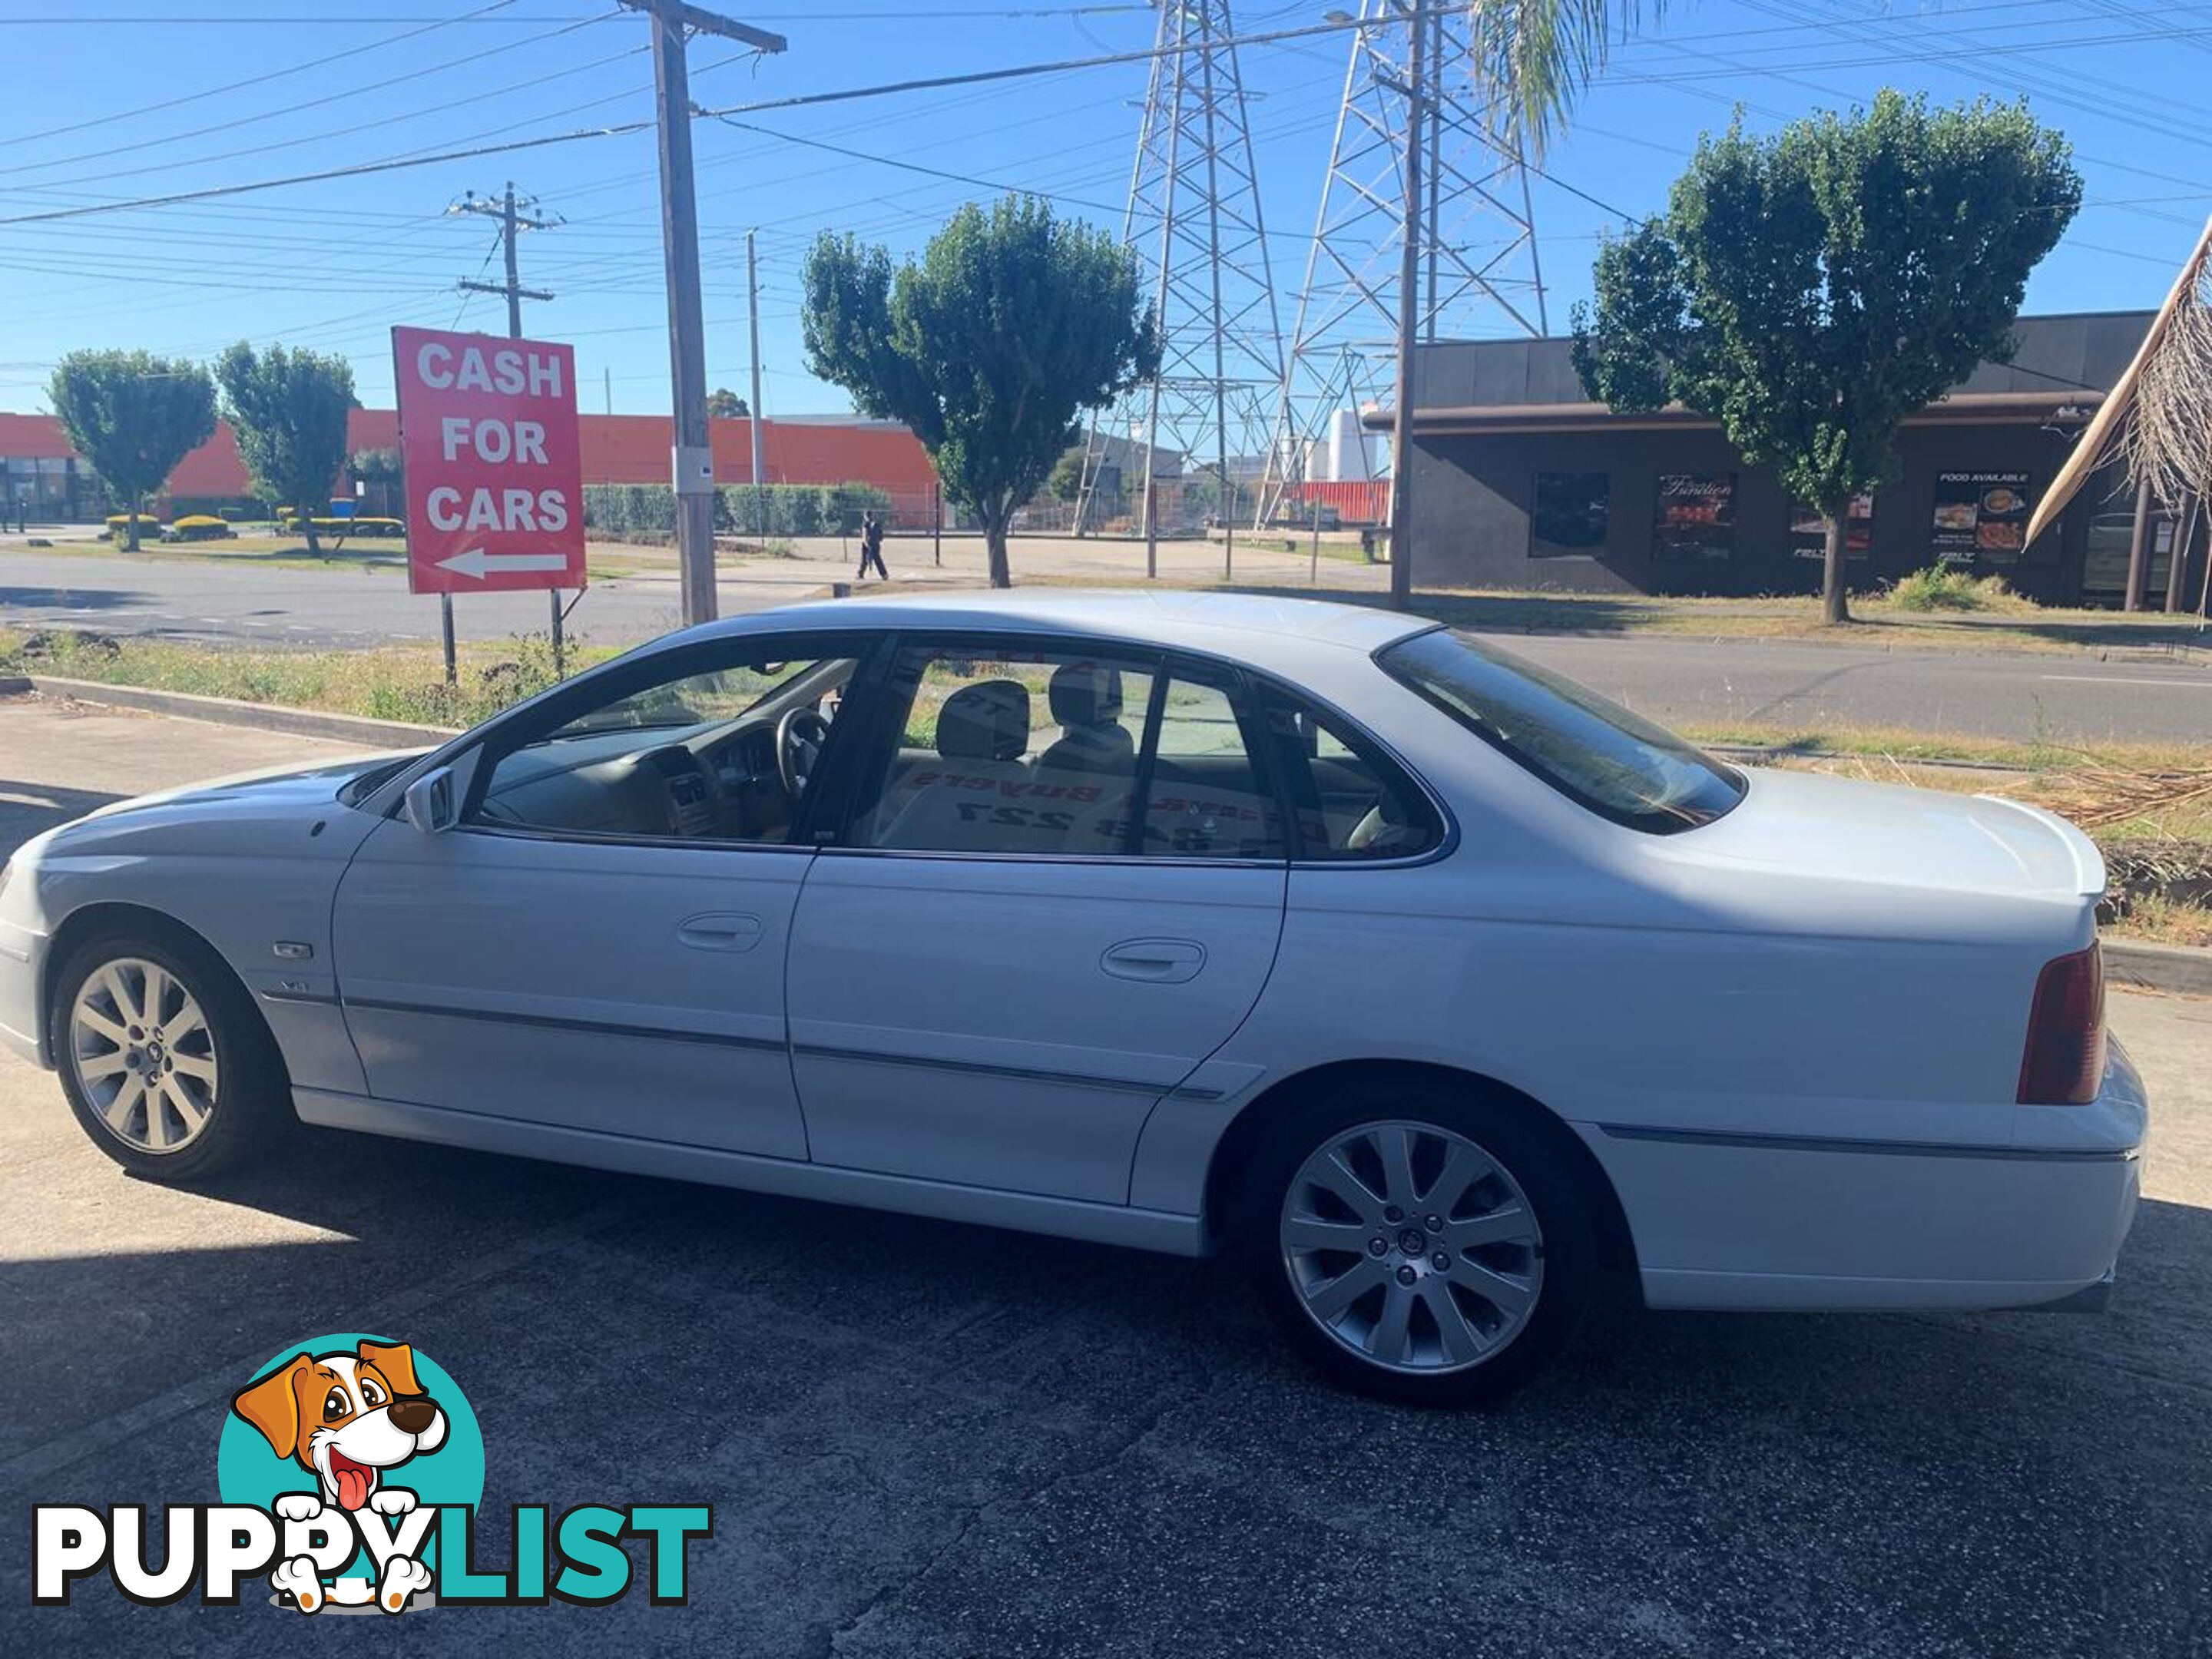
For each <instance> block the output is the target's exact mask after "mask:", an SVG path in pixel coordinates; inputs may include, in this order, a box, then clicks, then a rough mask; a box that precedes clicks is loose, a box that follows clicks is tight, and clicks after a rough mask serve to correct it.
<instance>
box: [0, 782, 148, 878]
mask: <svg viewBox="0 0 2212 1659" xmlns="http://www.w3.org/2000/svg"><path fill="white" fill-rule="evenodd" d="M121 799H123V797H122V796H121V795H117V794H103V793H100V792H99V791H98V790H94V789H57V788H56V787H54V786H53V785H52V784H50V783H20V782H17V781H15V780H13V779H10V778H7V777H0V858H4V857H5V856H6V855H7V854H9V853H12V852H14V851H15V849H16V848H18V847H21V845H22V844H23V843H24V842H27V841H28V840H30V838H31V837H32V836H35V835H39V834H40V833H41V832H43V831H45V830H48V829H52V828H53V827H54V826H55V825H56V824H58V823H68V822H69V821H70V819H71V818H81V817H83V816H84V815H85V814H86V813H87V812H89V811H94V809H95V808H97V807H101V806H106V805H108V804H109V803H111V802H113V801H118V800H121Z"/></svg>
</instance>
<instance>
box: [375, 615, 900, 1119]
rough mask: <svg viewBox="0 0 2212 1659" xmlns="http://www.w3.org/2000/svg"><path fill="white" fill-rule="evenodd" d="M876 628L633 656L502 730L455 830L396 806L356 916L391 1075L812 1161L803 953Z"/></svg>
mask: <svg viewBox="0 0 2212 1659" xmlns="http://www.w3.org/2000/svg"><path fill="white" fill-rule="evenodd" d="M859 649H860V647H858V646H857V645H856V644H855V643H854V642H853V641H839V640H829V639H825V638H823V636H820V635H787V636H783V637H781V638H780V639H779V638H775V637H769V638H766V639H748V638H739V639H734V640H723V641H708V642H707V643H705V644H703V645H699V646H693V647H683V648H682V649H680V650H678V651H675V652H667V653H656V654H653V655H649V656H647V657H644V658H641V659H637V660H636V661H635V662H625V663H623V664H617V665H614V666H613V667H611V668H610V669H609V670H607V671H603V672H602V673H601V674H599V675H597V676H593V677H592V678H588V679H586V680H585V681H583V682H581V683H580V684H578V685H577V686H576V687H574V688H573V689H572V690H570V691H568V692H567V693H564V694H562V696H559V697H557V698H556V699H552V700H549V701H548V702H546V703H544V704H542V705H539V706H538V707H537V708H532V709H529V710H525V711H522V713H521V714H519V715H518V716H517V717H515V719H514V720H512V721H510V722H509V723H508V725H507V726H504V727H499V728H495V729H494V731H493V732H492V733H491V734H490V736H489V738H488V740H487V743H486V746H485V750H484V752H483V755H482V757H480V758H479V759H478V760H477V762H476V763H474V765H473V767H472V769H471V781H470V782H469V784H468V786H467V789H466V795H467V799H466V801H465V805H464V808H463V811H462V813H461V819H460V822H459V823H458V824H457V825H456V826H455V827H454V828H453V829H448V830H446V831H445V832H443V833H440V834H426V833H424V832H422V830H419V829H416V828H415V827H414V826H413V825H412V824H410V823H408V822H407V820H406V819H405V818H404V817H395V818H393V819H392V820H390V821H389V822H387V823H384V824H383V825H381V826H380V828H379V829H377V830H376V832H375V833H374V835H372V836H370V837H369V838H368V842H366V843H365V844H364V845H363V846H362V849H361V852H360V854H358V855H357V856H356V858H355V860H354V861H353V864H352V866H351V867H350V868H349V870H348V871H347V872H346V876H345V879H344V881H343V884H341V885H340V887H339V890H338V894H337V914H336V918H335V928H334V937H335V950H336V956H337V975H338V984H339V994H340V997H341V1000H343V1005H344V1009H345V1016H346V1020H347V1024H348V1026H349V1029H350V1030H351V1031H352V1033H353V1037H354V1042H355V1046H356V1048H357V1049H358V1050H359V1052H360V1054H361V1058H362V1066H363V1067H364V1069H365V1071H366V1073H367V1075H368V1086H369V1090H370V1092H371V1093H372V1094H373V1095H374V1096H375V1097H378V1098H380V1099H385V1100H392V1101H401V1102H406V1103H412V1104H415V1105H419V1106H428V1107H435V1108H438V1109H443V1110H447V1111H454V1112H469V1113H479V1114H489V1115H494V1116H499V1117H512V1118H520V1119H524V1120H526V1121H530V1122H532V1123H538V1124H545V1125H552V1126H556V1127H563V1128H568V1129H576V1130H585V1131H591V1132H594V1133H608V1134H620V1135H628V1136H636V1137H641V1138H644V1139H651V1140H657V1141H668V1142H676V1143H680V1144H684V1145H690V1146H712V1147H717V1148H721V1149H725V1150H730V1151H737V1152H754V1153H762V1154H767V1155H769V1156H774V1157H778V1158H805V1156H806V1135H805V1125H804V1122H803V1121H802V1119H801V1117H800V1115H799V1104H798V1101H797V1099H796V1097H795V1095H794V1093H793V1087H792V1079H791V1066H790V1060H789V1057H788V1054H787V1048H786V1042H787V1037H786V1030H785V1024H784V1000H783V964H784V954H785V947H786V945H787V941H788V938H789V933H790V925H791V919H792V915H793V909H794V907H795V905H796V903H797V901H798V896H799V888H800V885H801V884H802V883H803V882H804V880H805V875H806V868H807V865H808V863H809V862H810V860H811V856H812V854H811V851H810V850H809V848H808V846H807V845H806V842H805V827H804V826H805V821H806V808H807V784H808V782H809V781H810V775H811V771H812V770H813V766H814V763H815V762H816V761H817V758H818V757H819V755H820V753H821V751H822V750H823V747H824V746H825V744H829V743H830V742H834V738H835V733H836V724H835V722H836V710H837V708H838V705H839V702H840V700H841V698H842V694H843V690H844V687H845V685H846V684H847V682H848V679H849V678H851V676H852V674H853V671H854V664H855V661H856V659H857V654H858V652H859Z"/></svg>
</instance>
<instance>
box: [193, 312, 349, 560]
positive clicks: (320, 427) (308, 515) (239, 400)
mask: <svg viewBox="0 0 2212 1659" xmlns="http://www.w3.org/2000/svg"><path fill="white" fill-rule="evenodd" d="M215 372H216V379H217V380H221V381H222V400H223V404H224V408H225V410H226V412H227V413H228V415H229V416H230V424H231V429H232V431H233V432H234V433H235V434H236V435H237V438H238V449H239V453H240V454H241V455H243V456H244V457H245V458H246V471H249V472H251V473H252V475H253V485H254V488H255V489H258V490H259V491H260V492H261V493H262V494H263V495H266V496H267V497H268V498H269V499H270V501H272V502H276V501H290V502H292V503H293V510H294V511H295V512H296V513H298V514H299V515H300V524H301V528H303V529H304V530H305V531H306V532H307V551H309V552H310V553H316V554H319V553H320V552H321V551H322V549H321V547H320V546H319V544H317V542H316V540H315V514H316V512H317V510H318V507H319V504H320V503H321V502H323V501H327V500H328V499H329V496H330V490H331V484H332V483H336V482H337V476H338V470H339V468H341V467H342V466H343V465H345V459H346V416H347V414H348V412H349V410H352V409H353V408H354V407H355V402H354V395H353V369H352V368H351V366H350V365H349V364H348V363H347V362H346V360H345V359H344V358H343V357H325V356H320V355H319V354H318V353H315V352H313V351H306V350H297V351H287V350H286V349H284V348H283V346H271V347H270V348H269V349H268V350H266V351H259V352H258V351H256V350H254V349H253V348H252V346H250V345H248V344H247V343H246V342H245V341H243V340H240V342H239V343H237V344H236V345H234V346H233V347H231V348H230V349H229V350H228V351H226V352H224V353H223V354H222V356H221V357H219V358H217V359H216V366H215Z"/></svg>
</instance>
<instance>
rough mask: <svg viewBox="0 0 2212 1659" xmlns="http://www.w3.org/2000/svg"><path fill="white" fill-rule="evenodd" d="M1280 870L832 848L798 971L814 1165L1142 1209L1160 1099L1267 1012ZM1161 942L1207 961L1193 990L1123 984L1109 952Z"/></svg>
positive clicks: (796, 995)
mask: <svg viewBox="0 0 2212 1659" xmlns="http://www.w3.org/2000/svg"><path fill="white" fill-rule="evenodd" d="M1285 875H1286V871H1285V866H1282V865H1261V866H1230V865H1204V866H1201V865H1196V864H1192V863H1189V862H1186V861H1182V860H1170V859H1151V860H1145V859H1131V860H1121V861H1110V860H1099V861H1083V860H1070V861H1060V860H1047V859H1039V860H1020V859H1004V860H1001V859H984V858H933V857H928V856H903V855H900V856H876V855H872V854H856V853H848V852H830V853H824V854H821V855H820V856H819V857H818V858H817V860H816V862H815V866H814V868H813V870H812V872H811V873H810V875H809V876H808V878H807V883H806V890H805V896H803V897H802V899H801V900H800V902H799V920H798V922H797V924H796V926H795V927H794V929H793V942H792V952H791V966H790V987H791V1028H792V1029H791V1035H792V1045H793V1069H794V1070H795V1072H796V1073H797V1075H798V1078H799V1090H800V1093H801V1095H802V1096H803V1097H804V1098H805V1102H806V1120H807V1125H808V1129H809V1132H810V1134H811V1139H812V1142H813V1146H814V1156H815V1157H816V1158H817V1159H819V1160H820V1161H821V1162H823V1163H825V1164H840V1165H844V1166H848V1167H850V1168H854V1169H865V1170H877V1171H879V1172H883V1173H887V1174H896V1175H909V1176H925V1177H930V1178H934V1179H939V1180H960V1181H965V1182H971V1183H974V1184H977V1185H981V1186H987V1187H1003V1188H1013V1189H1017V1190H1022V1191H1029V1192H1036V1193H1042V1194H1049V1195H1051V1196H1054V1197H1062V1198H1079V1199H1085V1200H1092V1201H1097V1202H1112V1203H1121V1202H1124V1201H1126V1200H1127V1199H1128V1196H1129V1165H1130V1160H1131V1158H1132V1157H1133V1154H1134V1152H1135V1150H1136V1146H1137V1139H1138V1135H1139V1131H1140V1130H1141V1129H1142V1127H1143V1126H1144V1123H1145V1121H1146V1117H1147V1116H1148V1115H1150V1114H1151V1112H1152V1108H1153V1106H1154V1104H1155V1103H1157V1102H1158V1101H1160V1100H1161V1099H1162V1098H1163V1097H1166V1096H1168V1095H1170V1094H1171V1093H1173V1092H1174V1091H1176V1089H1177V1087H1178V1085H1187V1084H1188V1083H1189V1079H1190V1077H1191V1073H1193V1071H1194V1070H1195V1069H1196V1068H1197V1067H1198V1066H1200V1063H1201V1062H1202V1061H1204V1060H1206V1057H1207V1056H1208V1055H1209V1054H1212V1052H1213V1051H1214V1050H1215V1049H1216V1048H1219V1047H1220V1045H1221V1044H1222V1042H1224V1041H1225V1040H1226V1039H1227V1038H1228V1036H1230V1034H1231V1032H1232V1031H1234V1030H1236V1029H1237V1025H1238V1024H1239V1023H1240V1022H1241V1021H1243V1018H1245V1016H1246V1015H1247V1014H1249V1012H1251V1010H1252V1007H1253V1005H1254V1004H1255V1002H1257V1001H1258V1000H1260V995H1261V987H1263V986H1264V985H1265V984H1266V982H1267V974H1268V970H1269V969H1270V968H1271V967H1272V966H1273V963H1274V959H1275V945H1276V941H1277V939H1278V938H1279V936H1280V934H1281V932H1282V925H1283V892H1284V884H1285ZM1153 940H1159V941H1173V942H1174V943H1175V944H1176V945H1177V946H1184V947H1194V948H1195V951H1196V952H1197V957H1196V959H1195V962H1194V963H1193V964H1191V966H1192V968H1193V971H1191V972H1190V974H1189V975H1188V977H1185V978H1179V979H1176V980H1175V981H1171V982H1161V981H1151V980H1142V979H1131V978H1127V977H1122V976H1121V975H1117V974H1115V972H1114V971H1112V969H1111V967H1110V965H1109V962H1108V957H1109V952H1112V951H1115V950H1116V949H1117V947H1121V946H1126V945H1132V944H1134V943H1137V942H1139V941H1153ZM1172 971H1180V970H1172ZM1196 1086H1198V1087H1199V1089H1200V1091H1201V1092H1204V1091H1205V1087H1206V1085H1196Z"/></svg>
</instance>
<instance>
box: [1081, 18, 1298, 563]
mask: <svg viewBox="0 0 2212 1659" xmlns="http://www.w3.org/2000/svg"><path fill="white" fill-rule="evenodd" d="M1234 37H1235V30H1234V27H1232V25H1231V21H1230V16H1229V5H1228V0H1161V4H1160V21H1159V30H1158V48H1159V53H1160V55H1159V56H1158V57H1156V58H1154V59H1153V60H1152V81H1151V84H1150V86H1149V87H1148V88H1146V96H1145V113H1144V123H1143V127H1142V129H1141V131H1140V132H1139V137H1138V141H1137V163H1136V167H1135V171H1134V172H1133V174H1132V176H1131V179H1130V182H1129V208H1128V216H1127V219H1126V220H1125V221H1124V223H1123V227H1122V235H1123V239H1124V240H1125V241H1126V242H1127V245H1128V246H1129V247H1130V249H1131V250H1132V251H1133V252H1135V253H1136V255H1137V256H1138V258H1139V264H1140V269H1142V270H1143V271H1144V273H1145V276H1146V280H1147V282H1148V283H1149V285H1150V293H1151V296H1152V304H1153V307H1154V308H1155V312H1156V314H1157V315H1158V318H1159V320H1160V326H1161V337H1162V347H1163V349H1162V351H1161V355H1160V369H1159V374H1158V376H1157V377H1156V378H1154V379H1153V380H1151V381H1150V382H1148V383H1147V384H1146V385H1144V386H1139V387H1138V388H1137V389H1136V390H1135V391H1134V392H1132V393H1130V394H1129V395H1128V396H1127V397H1126V398H1123V399H1122V400H1121V402H1120V403H1119V404H1116V405H1115V408H1114V409H1113V410H1110V411H1109V413H1108V414H1106V415H1105V416H1103V417H1102V418H1101V419H1099V420H1098V421H1097V422H1094V423H1093V425H1092V427H1091V432H1090V435H1089V438H1088V441H1086V443H1085V449H1084V465H1083V481H1082V484H1081V488H1080V489H1079V494H1078V496H1077V500H1076V510H1075V528H1076V531H1077V533H1079V534H1080V533H1081V532H1083V531H1084V530H1085V528H1086V527H1087V526H1088V524H1089V521H1090V520H1091V518H1092V517H1093V516H1094V514H1095V512H1096V509H1097V504H1098V503H1097V496H1098V493H1099V476H1100V472H1101V470H1102V468H1103V466H1104V465H1107V463H1108V461H1109V455H1110V453H1111V451H1112V448H1113V442H1114V441H1115V440H1119V439H1126V440H1128V441H1130V442H1131V443H1132V444H1133V445H1141V447H1142V455H1141V459H1140V460H1139V462H1138V465H1139V470H1140V471H1141V474H1142V487H1141V493H1139V495H1137V496H1136V502H1135V506H1136V510H1137V511H1138V512H1139V513H1140V514H1143V515H1145V520H1146V522H1145V527H1146V529H1147V530H1148V531H1149V530H1151V529H1153V528H1155V527H1156V526H1153V525H1152V523H1151V522H1150V515H1151V513H1152V510H1153V508H1154V507H1155V505H1156V504H1157V503H1158V497H1157V496H1156V495H1155V492H1154V489H1153V484H1154V477H1153V473H1154V468H1155V465H1156V463H1157V462H1158V460H1159V459H1162V452H1168V453H1178V452H1179V453H1181V454H1182V456H1184V457H1186V458H1188V465H1186V466H1185V467H1184V468H1183V476H1184V477H1188V475H1189V472H1190V471H1191V469H1192V468H1194V467H1203V468H1206V469H1207V470H1210V471H1211V470H1214V469H1218V473H1217V476H1218V477H1222V478H1227V477H1230V476H1231V467H1232V464H1233V463H1235V462H1236V461H1237V460H1238V459H1240V458H1242V459H1252V460H1255V461H1256V460H1257V458H1259V457H1260V456H1261V454H1262V453H1264V451H1265V449H1266V447H1267V441H1268V439H1269V437H1270V436H1271V435H1272V432H1273V424H1274V418H1275V415H1276V408H1275V404H1276V401H1277V399H1278V398H1279V396H1280V392H1281V387H1282V380H1283V374H1284V368H1285V360H1284V356H1283V325H1282V317H1281V313H1280V312H1279V310H1278V308H1277V307H1276V304H1275V289H1274V283H1273V276H1272V275H1271V274H1270V272H1269V270H1268V264H1267V229H1266V226H1265V222H1264V221H1263V219H1262V217H1261V211H1260V189H1259V180H1258V178H1257V175H1256V173H1255V170H1254V166H1253V157H1252V134H1251V128H1250V125H1249V121H1248V119H1247V118H1246V114H1245V107H1244V82H1243V75H1242V74H1241V72H1240V71H1239V70H1238V69H1237V49H1236V47H1235V46H1233V45H1231V44H1229V43H1230V42H1231V40H1233V39H1234ZM1121 454H1122V455H1123V457H1124V458H1125V459H1136V457H1135V455H1134V452H1133V450H1123V451H1121ZM1176 513H1177V515H1178V516H1180V509H1176ZM1163 516H1167V514H1166V513H1163ZM1223 516H1224V518H1225V520H1226V519H1228V518H1230V517H1231V516H1232V515H1231V512H1230V511H1229V510H1228V508H1227V506H1226V503H1225V511H1224V514H1223Z"/></svg>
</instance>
